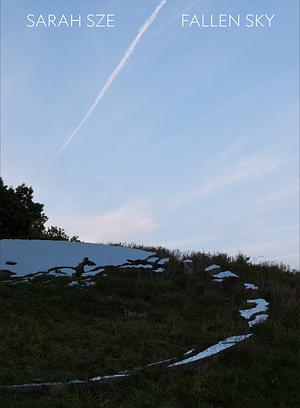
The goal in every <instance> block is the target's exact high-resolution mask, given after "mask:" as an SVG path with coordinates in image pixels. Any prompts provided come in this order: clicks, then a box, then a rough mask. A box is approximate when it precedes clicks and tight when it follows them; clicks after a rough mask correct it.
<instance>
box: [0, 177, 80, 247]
mask: <svg viewBox="0 0 300 408" xmlns="http://www.w3.org/2000/svg"><path fill="white" fill-rule="evenodd" d="M43 211H44V204H41V203H36V202H34V201H33V189H32V187H28V186H26V185H25V184H24V183H23V184H21V185H20V186H18V187H16V188H15V189H14V188H13V187H8V186H6V185H5V184H4V181H3V179H2V178H0V239H4V238H14V239H17V238H19V239H52V240H64V241H78V237H77V236H74V237H72V238H70V237H69V236H68V235H67V234H66V233H65V231H64V230H63V229H62V228H58V227H48V228H47V227H46V226H45V223H46V222H47V221H48V217H47V216H46V215H45V213H44V212H43Z"/></svg>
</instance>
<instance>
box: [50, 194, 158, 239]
mask: <svg viewBox="0 0 300 408" xmlns="http://www.w3.org/2000/svg"><path fill="white" fill-rule="evenodd" d="M55 221H56V222H59V220H55ZM62 221H63V225H64V227H65V228H66V229H67V230H68V228H69V226H70V227H72V230H74V231H77V234H78V235H79V236H80V238H81V239H83V240H84V241H87V242H107V241H123V242H132V241H135V242H140V241H141V240H142V239H145V238H146V237H147V236H149V235H150V234H151V233H152V232H153V231H155V230H157V228H159V226H160V225H161V224H160V223H159V222H158V221H157V220H156V217H155V213H154V211H153V207H152V205H151V203H149V202H148V201H147V200H135V201H130V202H127V203H125V204H123V205H121V206H120V207H118V208H115V209H113V210H109V211H105V212H102V213H100V214H95V215H90V216H80V217H64V219H63V220H62Z"/></svg>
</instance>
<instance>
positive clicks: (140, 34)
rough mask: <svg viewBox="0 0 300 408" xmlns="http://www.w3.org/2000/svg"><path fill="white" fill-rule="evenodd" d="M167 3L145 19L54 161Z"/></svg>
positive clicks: (90, 112)
mask: <svg viewBox="0 0 300 408" xmlns="http://www.w3.org/2000/svg"><path fill="white" fill-rule="evenodd" d="M166 2H167V0H161V2H160V3H159V4H158V6H157V7H156V8H155V10H154V11H153V13H152V14H151V15H150V16H149V17H148V18H147V20H146V21H145V23H144V24H143V25H142V27H141V28H140V29H139V31H138V33H137V35H136V36H135V38H134V39H133V41H132V42H131V44H130V45H129V47H128V48H127V50H126V52H125V54H124V55H123V57H122V58H121V60H120V62H119V63H118V65H117V66H116V67H115V69H114V70H113V71H112V73H111V74H110V75H109V77H108V78H107V80H106V82H105V84H104V85H103V87H102V88H101V90H100V92H99V93H98V95H97V97H96V99H95V101H94V103H93V104H92V106H91V107H90V108H89V110H88V111H87V113H86V114H85V115H84V117H83V119H82V120H81V122H80V123H79V125H78V126H77V127H76V129H75V130H74V131H73V132H72V133H71V135H70V136H69V137H68V138H67V140H66V141H65V143H64V144H63V145H62V146H61V147H60V148H59V150H58V152H57V153H56V155H55V157H54V160H53V161H55V160H56V159H57V158H58V157H59V156H60V154H61V153H62V152H63V151H64V150H65V149H66V147H67V146H68V145H69V143H70V142H71V141H72V139H73V138H74V137H75V135H76V134H77V133H78V132H79V130H80V129H81V128H82V126H83V125H84V123H85V122H86V121H87V119H88V118H89V116H90V115H91V114H92V113H93V112H94V110H95V109H96V107H97V105H98V104H99V102H100V101H101V100H102V99H103V97H104V96H105V94H106V93H107V91H108V90H109V88H110V87H111V85H112V84H113V82H114V80H115V79H116V77H117V76H118V74H119V73H120V72H121V70H122V69H123V68H124V66H125V65H126V63H127V62H128V61H129V59H130V57H131V55H132V53H133V51H134V50H135V48H136V46H137V45H138V43H139V42H140V40H141V39H142V37H143V35H144V34H145V33H146V31H147V30H148V29H149V28H150V26H151V25H152V24H153V23H154V21H155V19H156V17H157V16H158V14H159V12H160V10H161V8H162V7H163V6H164V5H165V3H166Z"/></svg>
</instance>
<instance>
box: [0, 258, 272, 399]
mask: <svg viewBox="0 0 300 408" xmlns="http://www.w3.org/2000/svg"><path fill="white" fill-rule="evenodd" d="M147 255H148V254H147ZM154 255H155V254H150V255H148V256H146V257H145V259H146V260H147V262H150V263H151V262H155V263H156V265H165V264H167V263H168V262H169V259H168V258H164V259H160V258H158V257H154ZM188 261H189V264H191V260H188ZM183 263H185V261H183ZM124 266H125V265H122V266H121V267H122V268H123V267H124ZM139 266H140V265H139V264H137V265H136V266H135V267H139ZM127 267H132V265H131V264H129V265H128V266H127ZM158 269H162V268H158ZM162 271H163V269H162V270H161V271H160V272H162ZM102 272H103V271H102ZM205 273H207V274H208V275H210V276H211V279H212V281H213V282H216V283H219V284H222V282H223V281H224V279H239V276H238V275H236V274H234V273H232V272H230V271H221V268H220V266H218V265H210V266H208V267H207V268H206V269H205ZM76 282H77V281H73V282H71V283H70V284H69V286H73V285H78V282H77V283H76ZM84 284H85V285H89V284H93V282H85V283H84ZM244 287H245V290H247V291H253V290H255V291H256V290H258V287H257V286H256V285H254V284H253V283H249V282H245V283H244ZM246 302H247V303H248V304H250V305H251V304H254V307H252V308H250V309H241V310H239V313H240V316H241V317H242V318H244V319H246V320H247V321H248V326H249V328H252V327H253V326H254V325H255V324H260V323H262V322H264V321H266V320H267V319H268V317H269V316H268V314H266V313H265V312H266V311H267V310H268V306H269V303H268V302H267V301H266V300H265V299H262V298H257V299H248V300H247V301H246ZM251 336H253V333H251V332H249V333H245V334H242V335H234V336H230V337H228V338H226V339H224V340H221V341H219V342H218V343H217V344H214V345H212V346H209V347H208V348H206V349H205V350H202V351H200V352H198V351H197V350H196V348H193V349H191V350H188V351H186V352H185V353H184V354H183V357H184V358H178V357H177V358H176V357H174V358H170V359H167V360H163V361H158V362H154V363H150V364H147V365H146V366H145V367H140V368H137V369H135V370H133V371H124V372H121V373H117V374H114V375H105V376H98V377H93V378H90V379H89V380H87V381H84V380H78V379H75V380H70V381H67V382H44V383H31V384H13V385H6V386H0V390H1V389H2V390H7V391H13V392H52V391H54V392H55V390H60V391H61V390H67V389H69V388H70V387H72V386H78V385H84V384H98V383H102V382H108V381H116V380H120V379H123V378H126V377H128V376H131V375H133V374H135V373H136V372H138V371H140V370H146V369H147V368H149V367H153V366H162V367H165V368H173V367H179V366H183V365H188V364H194V363H199V362H201V361H209V359H211V358H212V357H214V356H216V355H218V354H220V353H222V352H224V351H225V350H227V349H229V348H232V347H233V346H235V345H236V344H239V343H241V342H243V341H245V340H247V339H249V338H250V337H251Z"/></svg>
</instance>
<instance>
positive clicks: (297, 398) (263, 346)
mask: <svg viewBox="0 0 300 408" xmlns="http://www.w3.org/2000/svg"><path fill="white" fill-rule="evenodd" d="M146 249H150V250H153V252H156V253H158V255H159V256H161V257H164V256H169V257H170V264H169V270H168V273H166V274H163V275H162V274H159V275H157V276H144V275H143V273H142V272H143V271H141V273H139V274H136V273H134V274H132V275H130V274H124V276H122V274H120V273H117V271H115V270H114V268H111V269H110V271H109V272H108V275H107V276H106V277H103V276H101V277H99V278H98V279H97V281H96V285H95V286H91V287H86V288H78V287H76V286H75V287H69V286H68V283H69V282H70V279H71V278H50V277H40V278H36V279H35V280H33V281H30V282H28V283H19V284H10V283H1V284H0V302H1V303H0V307H1V321H0V362H1V363H0V365H1V370H0V384H1V385H6V384H18V383H19V384H21V383H26V382H33V381H57V380H62V381H64V380H69V379H75V378H80V379H87V378H91V377H93V376H99V375H107V374H115V373H118V372H120V371H123V370H127V369H134V368H138V367H141V366H144V365H146V364H149V363H153V362H156V361H160V360H163V359H168V358H171V357H176V356H180V355H182V354H183V353H184V352H185V351H187V350H188V349H190V348H193V347H196V348H197V349H199V350H202V349H204V348H206V347H207V346H209V345H211V344H215V343H216V342H218V341H219V340H222V339H224V338H226V337H228V336H231V335H235V334H243V333H245V332H246V331H247V322H246V321H245V320H244V319H242V318H241V317H240V316H239V313H238V309H240V308H245V307H246V306H245V300H246V299H249V298H251V296H252V297H253V296H255V295H252V294H249V292H248V293H247V292H246V291H245V290H244V288H243V285H242V284H241V281H246V282H253V283H255V284H257V285H258V286H259V292H258V293H259V295H257V294H256V297H258V296H259V297H263V298H264V299H266V300H267V301H268V302H270V307H269V314H270V318H269V319H268V320H267V322H265V323H264V324H261V325H257V326H254V328H253V332H254V334H255V335H254V336H252V338H251V339H250V340H249V341H247V342H246V343H241V344H239V345H237V346H235V347H234V348H233V349H231V350H230V352H229V353H227V354H225V356H224V358H222V359H220V361H218V362H217V363H215V364H211V365H209V366H207V367H206V368H205V369H204V368H187V367H185V368H178V369H162V368H160V367H155V366H154V367H152V368H151V369H148V370H147V371H143V370H142V371H139V370H137V371H136V374H135V375H133V376H131V377H128V378H125V379H124V380H122V381H121V382H118V383H115V384H113V383H112V384H103V385H101V386H98V387H97V388H95V387H85V388H84V389H78V390H75V391H74V392H71V393H67V394H64V395H22V394H15V395H14V394H12V393H6V392H0V406H1V407H2V406H3V407H25V408H27V407H28V408H29V407H30V408H31V407H33V408H35V407H67V408H68V407H72V408H73V407H75V408H76V407H107V408H111V407H124V408H125V407H128V408H129V407H130V408H132V407H138V408H140V407H155V408H156V407H165V408H167V407H170V408H171V407H172V408H177V407H178V408H182V407H204V408H205V407H215V408H221V407H222V408H224V407H243V408H247V407H249V408H250V407H251V408H253V407H266V408H267V407H270V408H271V407H279V408H284V407H296V406H300V274H297V273H291V272H289V271H288V270H287V269H286V268H285V267H284V266H276V265H267V264H264V265H254V264H251V263H249V261H247V259H246V258H245V257H242V256H238V257H236V258H230V257H228V256H226V255H224V254H213V255H211V254H203V253H193V254H189V257H190V258H192V259H193V261H194V270H195V273H194V277H193V279H192V281H191V282H189V283H188V282H187V279H186V277H185V276H184V274H183V269H182V263H181V260H182V259H183V254H180V253H179V252H171V253H170V252H169V251H167V250H165V249H163V248H146ZM212 263H217V264H219V265H220V266H221V267H222V269H223V270H231V271H232V272H235V273H237V274H238V275H240V276H241V281H237V282H236V283H235V284H233V285H230V287H226V285H224V287H223V288H221V287H220V285H219V284H215V283H213V282H212V280H211V279H210V278H208V277H206V276H205V274H204V272H203V271H204V268H205V267H206V266H208V265H210V264H212Z"/></svg>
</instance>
